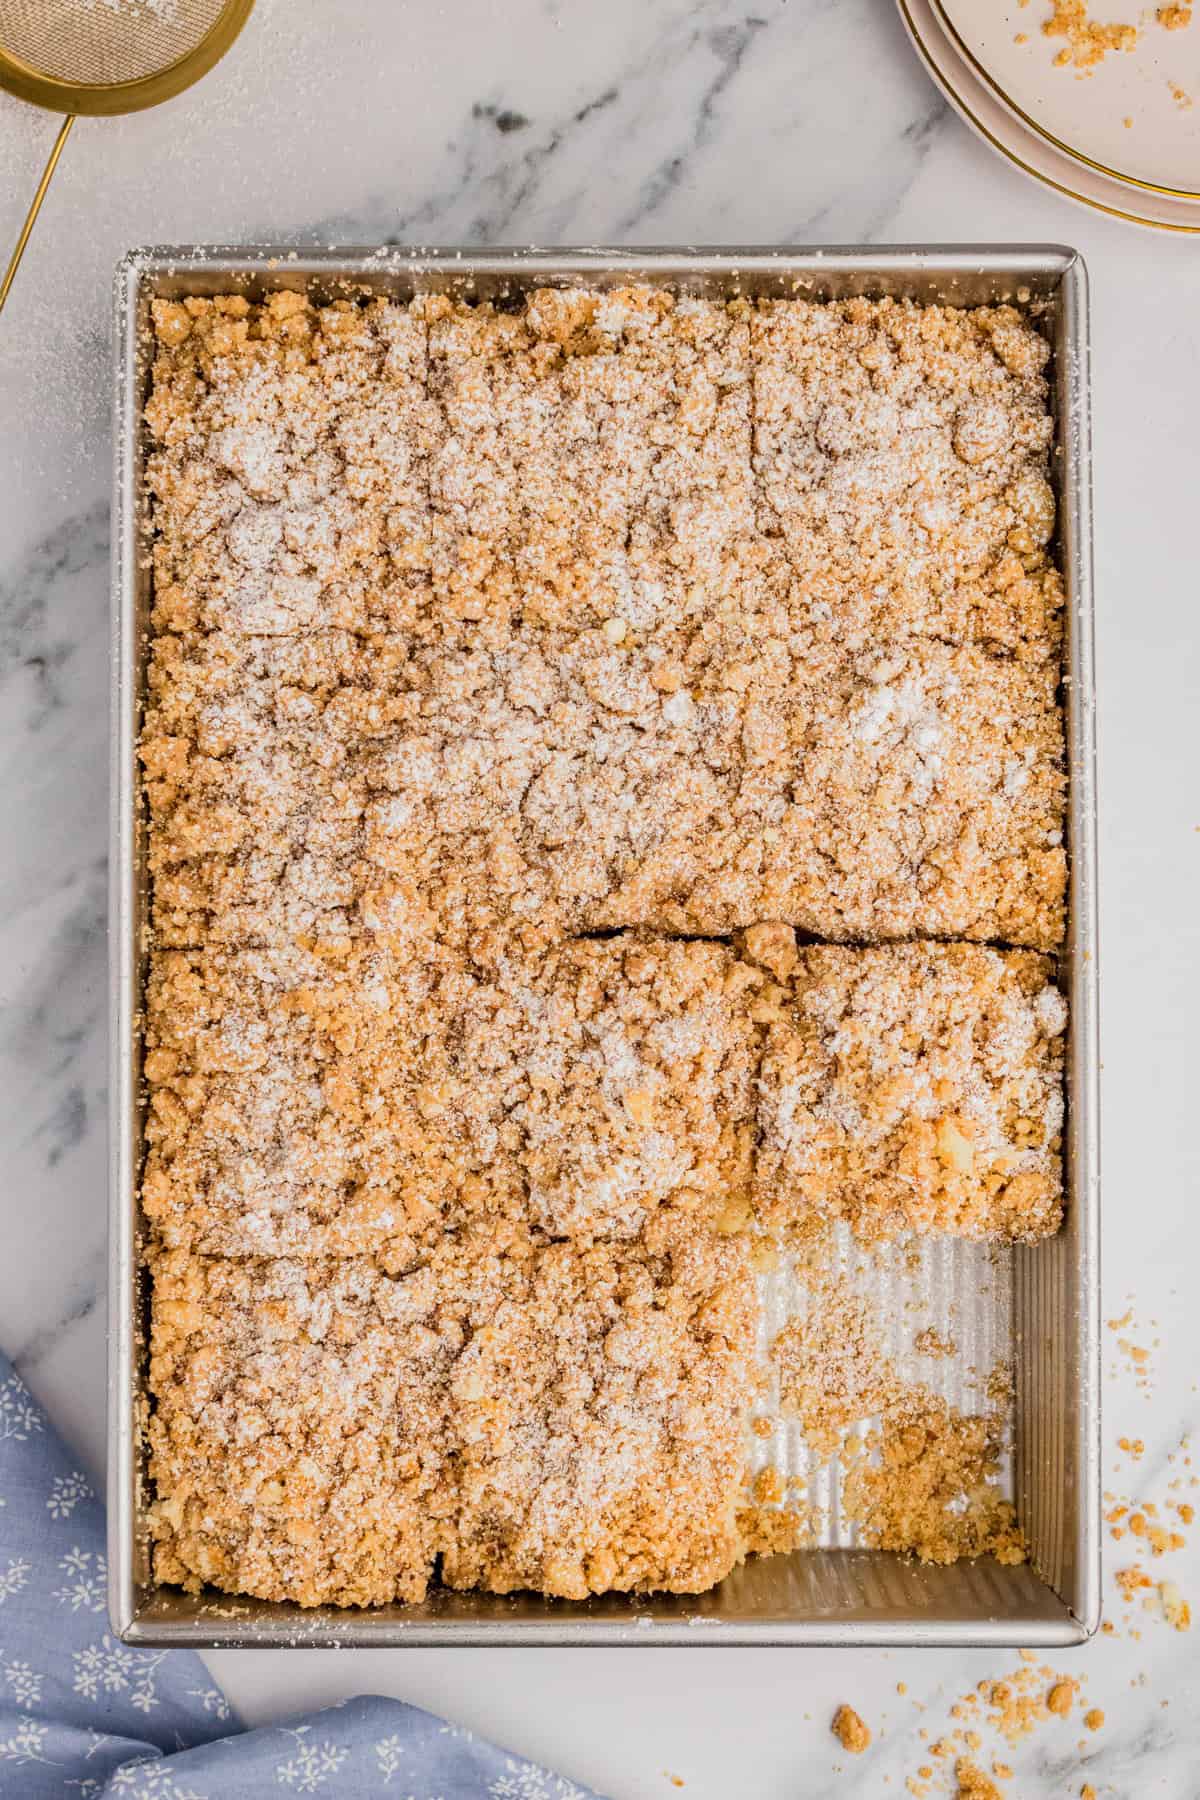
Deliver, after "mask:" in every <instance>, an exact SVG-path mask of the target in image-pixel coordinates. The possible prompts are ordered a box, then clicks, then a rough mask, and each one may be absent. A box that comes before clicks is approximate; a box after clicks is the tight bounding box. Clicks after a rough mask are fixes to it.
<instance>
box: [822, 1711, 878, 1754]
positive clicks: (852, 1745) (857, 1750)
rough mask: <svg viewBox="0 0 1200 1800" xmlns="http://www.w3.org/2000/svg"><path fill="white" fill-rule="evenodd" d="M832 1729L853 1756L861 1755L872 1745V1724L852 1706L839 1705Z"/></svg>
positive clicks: (843, 1746)
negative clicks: (865, 1720) (866, 1722)
mask: <svg viewBox="0 0 1200 1800" xmlns="http://www.w3.org/2000/svg"><path fill="white" fill-rule="evenodd" d="M830 1730H831V1731H832V1732H833V1735H834V1737H835V1738H837V1740H838V1742H839V1743H840V1744H841V1746H842V1749H843V1750H848V1751H849V1752H850V1754H851V1755H852V1756H861V1755H862V1753H863V1751H864V1750H866V1749H869V1747H870V1743H871V1729H870V1726H869V1725H867V1724H865V1723H864V1722H863V1720H862V1719H860V1718H859V1716H858V1714H857V1713H856V1712H855V1710H854V1708H853V1707H852V1706H845V1705H842V1706H839V1707H838V1709H837V1711H836V1712H835V1713H834V1715H833V1724H832V1725H831V1727H830Z"/></svg>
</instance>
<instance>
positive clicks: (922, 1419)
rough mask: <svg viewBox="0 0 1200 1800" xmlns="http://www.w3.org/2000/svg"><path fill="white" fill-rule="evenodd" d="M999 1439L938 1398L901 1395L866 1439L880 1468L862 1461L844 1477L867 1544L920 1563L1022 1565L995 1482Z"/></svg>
mask: <svg viewBox="0 0 1200 1800" xmlns="http://www.w3.org/2000/svg"><path fill="white" fill-rule="evenodd" d="M1001 1437H1002V1432H1001V1428H1000V1425H999V1423H998V1422H997V1421H996V1420H994V1419H991V1418H988V1417H987V1416H981V1417H974V1418H972V1417H970V1416H967V1415H964V1414H962V1413H959V1412H956V1411H955V1410H954V1408H952V1407H950V1406H948V1405H947V1403H946V1402H945V1401H944V1400H942V1399H941V1398H940V1396H937V1395H934V1394H924V1395H923V1394H921V1393H920V1392H919V1391H917V1392H910V1393H909V1394H908V1395H906V1396H903V1397H902V1398H901V1399H900V1400H899V1402H898V1403H897V1404H896V1406H895V1408H894V1410H893V1411H892V1412H891V1414H890V1416H889V1417H888V1418H887V1419H886V1420H885V1422H884V1424H883V1425H882V1426H881V1427H880V1428H879V1430H878V1431H876V1432H875V1433H873V1434H872V1437H871V1438H870V1439H868V1443H869V1444H870V1445H871V1446H872V1447H873V1448H874V1450H875V1451H876V1453H877V1456H878V1463H877V1464H875V1463H873V1462H870V1461H866V1460H863V1461H860V1462H857V1463H855V1465H854V1466H853V1467H852V1468H851V1469H850V1470H849V1471H848V1473H847V1474H846V1477H845V1484H844V1492H845V1504H846V1508H847V1511H848V1512H849V1514H850V1516H851V1517H852V1518H855V1519H857V1520H858V1521H859V1522H860V1524H861V1527H862V1532H863V1538H864V1541H865V1542H866V1543H868V1544H870V1545H873V1546H874V1547H876V1548H878V1549H881V1550H901V1551H908V1552H910V1553H911V1554H913V1555H915V1556H917V1557H918V1558H919V1559H920V1560H921V1561H922V1562H933V1563H949V1562H954V1561H956V1560H957V1559H958V1558H959V1557H963V1556H968V1557H975V1556H985V1555H990V1556H994V1557H996V1559H997V1560H998V1561H999V1562H1002V1563H1020V1562H1024V1561H1025V1558H1026V1554H1027V1552H1026V1547H1025V1542H1024V1539H1023V1537H1022V1534H1021V1530H1020V1527H1019V1526H1018V1524H1017V1521H1016V1515H1015V1512H1014V1510H1013V1507H1012V1506H1011V1504H1010V1503H1009V1502H1008V1501H1007V1500H1003V1499H1001V1498H1000V1497H999V1495H998V1493H997V1491H996V1489H995V1488H994V1487H993V1486H991V1485H990V1482H989V1477H991V1476H994V1474H995V1471H996V1469H997V1467H998V1464H999V1457H1000V1448H1001Z"/></svg>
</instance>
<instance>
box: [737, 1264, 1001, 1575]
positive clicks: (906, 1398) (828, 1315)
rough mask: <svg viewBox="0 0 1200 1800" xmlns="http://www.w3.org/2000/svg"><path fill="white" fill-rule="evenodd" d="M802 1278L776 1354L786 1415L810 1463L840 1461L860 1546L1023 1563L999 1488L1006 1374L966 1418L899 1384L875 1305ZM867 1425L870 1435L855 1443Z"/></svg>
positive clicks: (833, 1283) (912, 1385) (837, 1279)
mask: <svg viewBox="0 0 1200 1800" xmlns="http://www.w3.org/2000/svg"><path fill="white" fill-rule="evenodd" d="M804 1278H805V1280H806V1282H807V1284H808V1301H809V1305H808V1308H807V1310H806V1312H805V1314H804V1315H803V1316H802V1317H798V1318H795V1319H793V1320H791V1321H790V1323H789V1324H787V1325H786V1326H785V1327H784V1329H783V1330H782V1331H781V1332H780V1333H779V1334H778V1336H777V1337H776V1338H775V1340H774V1342H773V1344H772V1346H771V1358H772V1363H773V1365H774V1368H775V1370H776V1373H777V1376H778V1381H779V1397H780V1405H781V1407H782V1409H783V1411H784V1413H791V1414H794V1415H795V1416H796V1417H797V1418H798V1420H799V1422H800V1425H801V1428H802V1430H803V1433H804V1438H805V1441H806V1443H807V1444H808V1445H809V1447H810V1448H811V1450H812V1451H813V1453H814V1454H815V1455H817V1456H819V1457H824V1458H828V1457H832V1456H834V1455H840V1457H841V1459H842V1471H843V1474H842V1483H841V1508H842V1512H843V1515H844V1516H845V1517H846V1518H847V1519H849V1520H852V1521H853V1522H854V1523H855V1524H857V1525H858V1527H859V1530H860V1533H861V1536H862V1540H863V1542H864V1543H866V1544H868V1545H870V1546H871V1547H872V1548H875V1549H880V1550H894V1551H901V1552H905V1553H908V1554H912V1555H915V1556H917V1557H918V1558H919V1559H920V1561H922V1562H928V1563H951V1562H956V1561H958V1560H959V1559H960V1558H962V1557H975V1556H983V1555H991V1556H995V1557H996V1558H997V1559H998V1560H999V1561H1000V1562H1002V1563H1019V1562H1023V1561H1024V1560H1025V1557H1026V1549H1025V1544H1024V1540H1023V1538H1022V1535H1021V1532H1020V1530H1019V1528H1018V1526H1017V1523H1016V1516H1015V1513H1014V1510H1013V1508H1012V1506H1011V1504H1010V1503H1009V1502H1008V1501H1007V1500H1004V1499H1003V1498H1001V1496H1000V1494H999V1491H998V1488H997V1478H998V1473H999V1469H1000V1462H1001V1456H1002V1453H1003V1449H1004V1436H1005V1427H1006V1423H1007V1417H1008V1409H1007V1401H1008V1397H1009V1396H1008V1381H1007V1380H1006V1379H1005V1377H1004V1373H1003V1371H1000V1372H994V1373H993V1377H992V1378H991V1379H990V1380H989V1383H988V1387H989V1391H990V1392H991V1393H993V1394H995V1396H996V1401H995V1403H993V1404H992V1405H990V1406H988V1407H987V1408H986V1409H985V1410H983V1411H981V1412H980V1413H978V1414H974V1415H971V1414H965V1413H963V1412H961V1411H959V1410H958V1409H957V1408H955V1407H953V1406H951V1405H950V1404H949V1403H948V1402H947V1401H946V1400H945V1399H943V1398H942V1397H941V1396H940V1395H939V1394H936V1393H935V1392H933V1391H932V1390H931V1389H930V1388H928V1387H927V1386H926V1385H925V1384H924V1383H921V1382H914V1381H911V1380H905V1379H903V1378H902V1376H901V1375H900V1373H899V1372H898V1370H897V1367H896V1364H895V1361H894V1359H893V1358H892V1357H891V1356H889V1355H888V1354H887V1353H886V1352H885V1350H884V1348H883V1345H882V1342H881V1339H880V1336H879V1331H878V1327H877V1325H876V1324H875V1321H874V1317H873V1314H872V1309H871V1307H870V1305H869V1304H868V1302H867V1301H866V1300H865V1299H863V1298H862V1297H861V1296H860V1295H858V1294H856V1293H854V1292H853V1290H852V1289H851V1287H850V1286H849V1284H848V1283H847V1281H846V1280H845V1278H844V1277H842V1276H840V1275H837V1274H831V1273H829V1272H826V1271H823V1270H821V1269H819V1268H815V1267H814V1266H813V1265H812V1264H811V1263H810V1264H809V1265H808V1266H807V1269H806V1271H805V1277H804ZM865 1421H869V1422H870V1423H869V1424H868V1425H867V1427H866V1429H865V1430H864V1431H863V1432H861V1433H860V1434H856V1435H848V1434H850V1433H851V1431H852V1428H853V1427H855V1426H860V1425H863V1423H864V1422H865Z"/></svg>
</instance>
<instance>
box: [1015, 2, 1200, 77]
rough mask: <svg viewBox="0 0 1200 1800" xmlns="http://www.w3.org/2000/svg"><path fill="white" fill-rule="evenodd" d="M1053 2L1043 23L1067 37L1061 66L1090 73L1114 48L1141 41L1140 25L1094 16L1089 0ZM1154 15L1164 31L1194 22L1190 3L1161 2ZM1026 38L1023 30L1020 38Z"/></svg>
mask: <svg viewBox="0 0 1200 1800" xmlns="http://www.w3.org/2000/svg"><path fill="white" fill-rule="evenodd" d="M1021 5H1022V6H1026V5H1028V0H1021ZM1050 6H1051V12H1050V17H1049V18H1048V19H1047V20H1046V21H1045V23H1044V24H1043V26H1042V32H1043V35H1044V36H1045V37H1048V38H1062V39H1064V40H1065V41H1064V43H1063V47H1062V49H1061V50H1060V51H1059V52H1058V54H1057V55H1056V57H1055V58H1054V62H1055V66H1056V67H1057V68H1067V67H1070V68H1072V69H1075V70H1077V71H1078V72H1079V73H1080V74H1083V75H1090V74H1091V72H1092V70H1093V69H1095V68H1096V67H1097V66H1098V65H1099V64H1100V63H1102V62H1103V61H1104V59H1105V57H1106V56H1107V55H1108V54H1109V52H1110V51H1113V50H1125V51H1129V50H1136V48H1137V46H1138V44H1139V42H1140V41H1141V37H1142V31H1141V28H1140V27H1139V26H1138V25H1131V24H1128V23H1121V22H1118V21H1115V20H1104V19H1097V18H1094V17H1093V15H1092V14H1091V13H1090V12H1089V10H1088V5H1087V0H1050ZM1153 16H1154V21H1155V23H1156V24H1158V25H1160V26H1161V27H1162V29H1163V30H1164V31H1182V30H1183V29H1184V28H1185V27H1186V26H1188V25H1190V24H1191V22H1192V7H1191V5H1190V4H1186V3H1185V4H1182V5H1171V6H1160V7H1159V8H1158V10H1157V11H1156V12H1155V14H1154V15H1153ZM1025 41H1026V39H1025V37H1024V34H1022V36H1021V38H1019V39H1018V42H1025Z"/></svg>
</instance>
